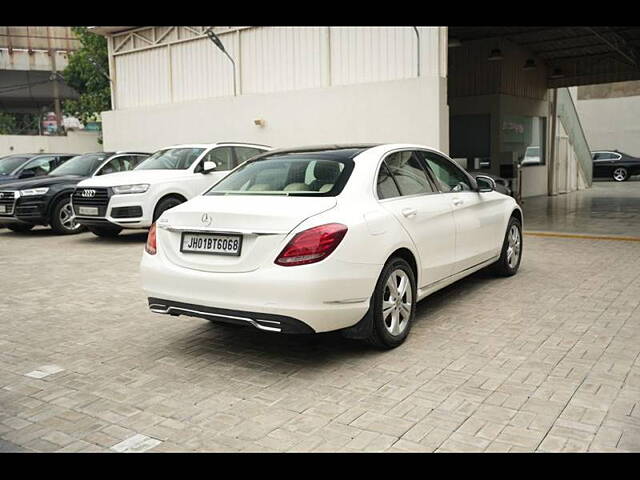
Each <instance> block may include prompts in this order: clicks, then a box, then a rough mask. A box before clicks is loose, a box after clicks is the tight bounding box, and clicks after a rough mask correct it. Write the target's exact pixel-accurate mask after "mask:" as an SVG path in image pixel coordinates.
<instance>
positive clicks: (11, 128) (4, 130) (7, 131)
mask: <svg viewBox="0 0 640 480" xmlns="http://www.w3.org/2000/svg"><path fill="white" fill-rule="evenodd" d="M15 133H16V118H15V117H14V116H13V115H11V114H10V113H4V112H0V135H15Z"/></svg>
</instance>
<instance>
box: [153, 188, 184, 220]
mask: <svg viewBox="0 0 640 480" xmlns="http://www.w3.org/2000/svg"><path fill="white" fill-rule="evenodd" d="M168 198H176V199H178V200H180V201H181V202H183V203H184V202H186V201H187V200H188V199H187V197H185V196H184V195H182V194H181V193H177V192H170V193H165V194H163V195H162V196H161V197H160V198H158V200H157V201H156V203H155V205H154V206H153V214H152V217H151V218H153V217H155V216H156V210H157V209H158V205H160V203H162V202H163V201H164V200H167V199H168Z"/></svg>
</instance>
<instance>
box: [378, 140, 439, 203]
mask: <svg viewBox="0 0 640 480" xmlns="http://www.w3.org/2000/svg"><path fill="white" fill-rule="evenodd" d="M384 163H386V165H387V168H389V171H390V172H391V175H392V176H393V179H394V180H395V181H396V184H397V186H398V188H399V189H400V193H401V194H402V195H403V196H404V195H418V194H421V193H433V188H432V187H431V183H429V178H428V177H427V172H426V171H425V170H424V168H423V167H422V165H421V163H420V158H419V156H418V153H417V152H415V151H410V150H407V151H402V152H396V153H392V154H391V155H389V156H387V158H385V160H384Z"/></svg>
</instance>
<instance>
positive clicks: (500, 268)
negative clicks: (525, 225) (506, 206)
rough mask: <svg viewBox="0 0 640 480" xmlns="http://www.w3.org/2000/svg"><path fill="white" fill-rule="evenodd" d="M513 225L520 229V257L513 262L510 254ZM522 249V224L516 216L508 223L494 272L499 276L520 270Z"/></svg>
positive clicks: (518, 251)
mask: <svg viewBox="0 0 640 480" xmlns="http://www.w3.org/2000/svg"><path fill="white" fill-rule="evenodd" d="M513 227H515V228H516V229H517V231H518V242H519V243H518V249H517V255H518V258H517V260H516V261H515V263H513V262H511V257H510V256H509V247H510V243H509V240H510V238H509V236H510V233H511V231H512V228H513ZM522 250H523V241H522V224H521V223H520V220H518V219H517V218H516V217H511V218H510V219H509V224H508V225H507V231H506V232H505V234H504V241H503V242H502V251H501V252H500V258H499V259H498V261H497V262H496V263H494V264H493V273H494V274H495V275H498V276H499V277H510V276H512V275H515V274H516V273H517V272H518V268H520V262H521V261H522Z"/></svg>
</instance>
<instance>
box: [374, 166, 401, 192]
mask: <svg viewBox="0 0 640 480" xmlns="http://www.w3.org/2000/svg"><path fill="white" fill-rule="evenodd" d="M376 189H377V191H378V198H379V199H380V200H384V199H385V198H393V197H399V196H400V190H398V186H397V185H396V182H395V181H394V180H393V178H392V177H391V174H390V173H389V169H388V168H387V164H386V163H384V162H382V165H380V171H379V172H378V180H377V181H376Z"/></svg>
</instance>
